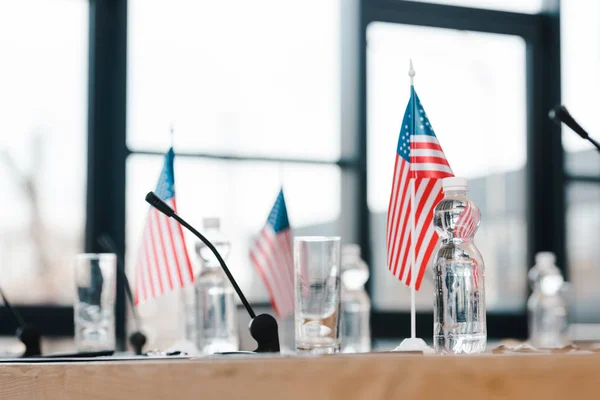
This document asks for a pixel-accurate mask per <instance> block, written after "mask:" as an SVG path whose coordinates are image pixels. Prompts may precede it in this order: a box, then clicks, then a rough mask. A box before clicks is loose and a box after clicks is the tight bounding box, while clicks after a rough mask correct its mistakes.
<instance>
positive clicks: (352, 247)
mask: <svg viewBox="0 0 600 400" xmlns="http://www.w3.org/2000/svg"><path fill="white" fill-rule="evenodd" d="M341 274H342V275H341V278H342V332H341V333H342V343H341V349H342V352H343V353H368V352H370V351H371V328H370V325H369V317H370V313H371V301H370V300H369V296H368V295H367V292H366V291H365V283H366V282H367V280H368V279H369V268H368V267H367V264H366V263H365V262H364V261H363V260H362V259H361V258H360V247H359V246H358V245H356V244H347V245H344V246H343V248H342V270H341Z"/></svg>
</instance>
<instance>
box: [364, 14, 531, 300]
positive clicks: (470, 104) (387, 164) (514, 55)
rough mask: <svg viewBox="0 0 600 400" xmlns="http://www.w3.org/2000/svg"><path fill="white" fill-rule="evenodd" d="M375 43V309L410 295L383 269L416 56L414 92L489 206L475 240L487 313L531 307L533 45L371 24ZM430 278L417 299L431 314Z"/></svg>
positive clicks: (371, 106)
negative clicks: (529, 71)
mask: <svg viewBox="0 0 600 400" xmlns="http://www.w3.org/2000/svg"><path fill="white" fill-rule="evenodd" d="M367 40H368V48H367V57H368V58H367V71H368V72H367V96H368V97H367V104H368V109H367V121H368V125H367V129H368V141H369V142H368V152H369V153H368V174H369V175H368V178H369V186H368V202H369V208H370V210H371V212H372V213H373V214H372V219H371V223H372V227H371V228H372V232H373V235H372V246H373V256H374V259H373V261H374V264H373V278H374V281H375V288H376V289H375V290H374V291H373V293H374V302H375V305H376V307H379V308H384V309H407V308H408V307H409V300H410V296H409V289H408V288H406V287H405V286H404V285H403V284H402V283H401V282H397V281H395V280H394V279H393V278H392V277H391V275H390V273H389V272H388V271H387V268H386V266H385V263H386V261H385V252H386V250H385V215H386V211H387V205H388V201H389V195H390V189H391V184H392V174H393V162H394V151H395V149H396V144H397V141H398V131H399V123H400V120H401V117H402V112H403V110H404V108H405V107H406V102H407V101H408V95H409V86H408V85H409V79H408V75H407V69H408V68H407V67H408V60H409V57H412V59H413V62H414V65H415V69H416V77H415V86H416V88H417V90H418V91H419V96H420V98H421V100H422V101H423V103H425V104H426V105H427V110H428V115H429V116H430V120H431V123H432V125H433V126H434V129H435V132H436V135H437V136H438V139H439V140H440V142H441V143H442V146H443V148H444V152H445V154H446V156H447V158H448V161H449V162H450V165H451V166H452V169H453V170H454V173H455V174H456V175H457V176H464V177H467V178H469V183H470V185H469V186H470V190H469V198H471V199H472V200H473V201H474V202H475V203H476V204H478V205H479V206H480V208H481V212H482V224H481V227H480V230H479V233H478V234H477V238H476V243H477V246H478V247H479V249H480V250H481V253H482V254H483V256H484V258H485V260H486V292H487V293H486V296H487V307H488V309H489V310H520V309H523V308H524V307H525V301H526V294H527V282H526V279H525V276H526V274H525V271H526V270H527V267H528V266H527V264H526V249H527V242H526V218H525V174H524V170H523V167H524V165H525V161H526V114H525V113H526V107H525V43H524V42H523V40H522V39H521V38H518V37H514V36H508V35H496V34H484V33H476V32H465V31H453V30H447V29H438V28H425V27H415V26H406V25H399V24H388V23H372V24H371V25H369V27H368V30H367ZM440 66H443V68H442V67H440ZM506 249H510V251H507V250H506ZM426 277H427V279H426V280H424V281H423V286H422V289H421V290H420V291H419V292H418V293H417V299H416V300H417V306H418V307H419V308H421V309H423V310H430V309H431V293H432V290H433V289H432V283H431V273H428V274H427V275H426Z"/></svg>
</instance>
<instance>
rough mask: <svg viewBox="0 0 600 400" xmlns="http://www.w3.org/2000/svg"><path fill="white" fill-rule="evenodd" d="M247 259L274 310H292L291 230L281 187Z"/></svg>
mask: <svg viewBox="0 0 600 400" xmlns="http://www.w3.org/2000/svg"><path fill="white" fill-rule="evenodd" d="M250 259H251V260H252V263H253V264H254V266H255V267H256V269H257V271H258V273H259V275H260V277H261V278H262V280H263V282H264V283H265V286H266V288H267V291H268V292H269V296H270V298H271V304H272V305H273V309H274V310H275V313H276V314H277V316H279V317H285V316H286V315H288V314H290V313H291V312H293V311H294V260H293V256H292V232H291V228H290V221H289V219H288V214H287V208H286V206H285V198H284V197H283V189H282V190H280V191H279V195H277V199H276V200H275V204H274V205H273V208H272V209H271V213H270V214H269V218H268V219H267V223H266V224H265V226H264V228H263V230H262V231H261V233H260V236H259V237H258V239H257V240H256V242H255V243H254V247H253V248H252V249H251V250H250Z"/></svg>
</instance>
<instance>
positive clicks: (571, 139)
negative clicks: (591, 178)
mask: <svg viewBox="0 0 600 400" xmlns="http://www.w3.org/2000/svg"><path fill="white" fill-rule="evenodd" d="M599 15H600V3H598V2H596V1H581V2H575V3H574V2H568V1H563V2H562V3H561V41H562V46H561V51H562V57H561V60H562V62H561V64H562V65H561V67H562V97H563V104H565V105H566V106H567V108H568V110H569V112H570V113H571V114H572V115H573V116H574V117H575V119H577V121H578V122H579V123H580V124H581V125H582V126H583V127H584V128H585V129H586V130H587V131H588V132H590V134H592V135H598V134H600V119H599V118H598V115H597V109H596V106H595V105H596V104H597V102H598V91H599V90H600V76H599V75H598V70H600V29H599V28H598V20H599V19H600V17H599ZM597 137H598V136H596V138H597ZM562 140H563V145H564V148H565V150H566V151H567V152H569V153H577V155H576V156H575V155H573V156H571V155H570V154H569V155H567V159H566V162H567V165H566V170H567V172H568V173H571V174H583V175H589V174H592V175H598V173H600V157H598V156H597V155H596V154H592V153H593V152H592V151H587V152H586V151H585V150H590V149H591V148H592V147H591V146H592V145H591V144H590V143H589V142H587V141H585V140H582V139H581V138H580V137H579V136H577V134H575V133H574V132H572V131H571V130H570V129H568V128H566V127H565V128H563V134H562Z"/></svg>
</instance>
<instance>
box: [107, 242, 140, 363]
mask: <svg viewBox="0 0 600 400" xmlns="http://www.w3.org/2000/svg"><path fill="white" fill-rule="evenodd" d="M98 244H99V245H100V247H102V248H103V249H104V251H106V252H107V253H114V254H115V255H116V256H117V271H118V273H120V274H121V276H122V277H123V281H124V282H125V295H126V296H127V300H128V303H129V305H130V306H131V313H132V315H133V322H134V324H135V331H134V332H132V333H131V335H129V343H130V344H131V346H132V347H133V349H134V352H135V354H136V355H138V356H140V355H142V349H143V348H144V345H145V344H146V341H147V338H146V335H144V334H143V333H142V331H141V330H140V327H141V322H140V317H139V315H138V313H137V310H136V309H135V303H134V301H133V294H132V291H131V285H130V284H129V279H127V273H126V272H125V263H124V262H123V257H122V256H121V253H120V252H119V251H118V250H117V245H115V242H114V241H113V240H112V238H111V237H110V236H109V235H107V234H102V235H101V236H100V237H99V238H98Z"/></svg>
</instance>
